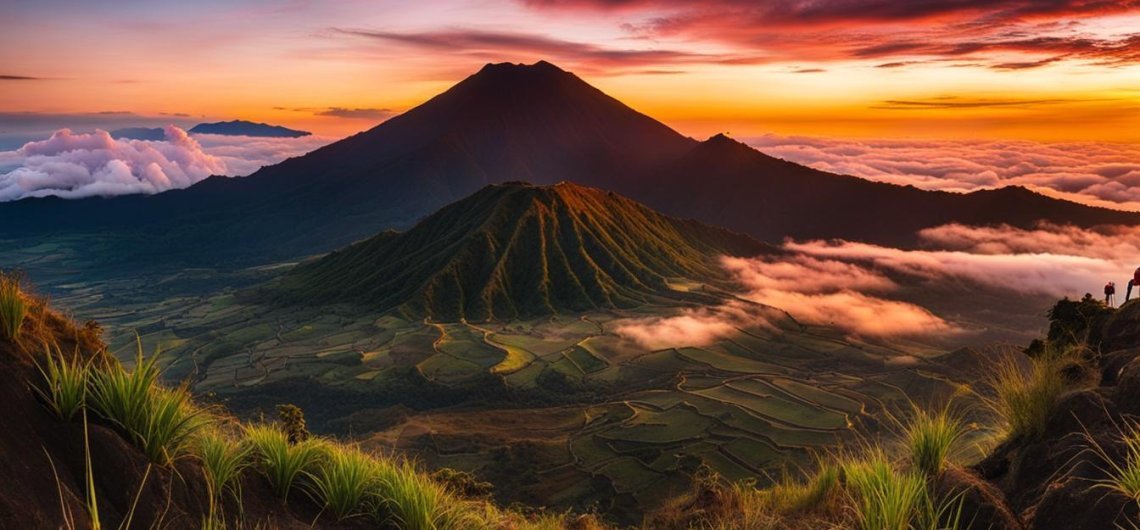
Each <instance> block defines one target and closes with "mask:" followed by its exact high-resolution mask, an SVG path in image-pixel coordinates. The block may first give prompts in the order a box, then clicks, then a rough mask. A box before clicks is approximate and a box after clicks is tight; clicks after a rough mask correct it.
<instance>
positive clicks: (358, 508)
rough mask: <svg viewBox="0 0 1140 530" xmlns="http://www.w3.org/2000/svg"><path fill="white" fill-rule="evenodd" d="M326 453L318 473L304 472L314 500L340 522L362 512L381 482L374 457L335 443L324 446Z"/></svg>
mask: <svg viewBox="0 0 1140 530" xmlns="http://www.w3.org/2000/svg"><path fill="white" fill-rule="evenodd" d="M302 443H303V442H302ZM324 452H325V456H324V458H323V459H322V462H321V464H320V466H318V468H317V471H316V472H305V475H306V476H307V477H308V488H309V489H310V490H311V492H312V495H313V497H314V498H315V499H316V500H317V502H319V503H320V504H321V505H322V506H323V507H324V509H325V510H328V511H329V512H331V513H332V514H333V515H334V516H335V517H336V518H337V519H338V520H339V519H344V518H346V517H349V516H351V515H358V514H360V513H362V512H363V509H362V508H363V506H364V502H365V500H367V498H368V497H369V495H370V494H371V493H372V492H373V486H374V485H375V484H376V482H377V480H378V478H377V476H376V474H375V472H374V471H375V467H374V463H373V460H372V458H371V457H369V456H368V455H365V454H364V453H361V452H360V450H359V449H356V448H355V447H349V446H345V445H339V444H333V443H327V444H325V446H324Z"/></svg>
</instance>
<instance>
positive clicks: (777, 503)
mask: <svg viewBox="0 0 1140 530" xmlns="http://www.w3.org/2000/svg"><path fill="white" fill-rule="evenodd" d="M838 488H839V467H838V466H836V465H834V464H829V463H824V464H821V465H820V466H819V469H818V470H816V472H815V473H814V474H812V475H811V476H810V477H808V479H807V480H796V479H795V478H792V477H789V476H784V477H782V478H781V479H780V480H779V481H777V482H776V483H775V484H773V485H772V486H771V487H769V488H768V489H767V490H766V492H767V499H766V500H767V502H768V504H770V505H771V508H772V509H773V510H775V511H776V512H778V513H792V512H800V511H804V510H810V509H812V508H815V507H817V506H820V505H822V504H824V503H825V502H826V501H827V499H828V497H830V496H831V495H832V493H834V492H835V491H837V490H838ZM738 497H740V495H738Z"/></svg>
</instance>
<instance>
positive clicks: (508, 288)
mask: <svg viewBox="0 0 1140 530" xmlns="http://www.w3.org/2000/svg"><path fill="white" fill-rule="evenodd" d="M773 251H774V249H772V248H771V247H769V246H767V245H764V244H762V243H759V242H757V241H756V240H754V239H752V238H750V237H748V236H745V235H742V234H738V233H734V232H730V231H727V230H724V229H720V228H715V227H712V226H708V225H705V224H702V223H699V222H697V221H692V220H682V219H675V218H672V217H668V216H665V215H662V214H660V213H657V212H655V211H653V210H652V209H650V208H648V207H646V206H644V205H641V204H639V203H636V202H634V201H632V200H630V199H627V198H625V197H622V196H620V195H617V194H615V193H613V192H607V191H603V190H599V189H595V188H588V187H584V186H579V185H576V184H571V183H568V182H564V183H559V184H556V185H553V186H533V185H530V184H526V183H517V182H515V183H507V184H501V185H490V186H487V187H485V188H483V189H481V190H479V191H478V192H476V193H474V194H473V195H471V196H470V197H467V198H465V199H463V200H460V201H458V202H456V203H454V204H451V205H448V206H447V207H445V208H443V209H441V210H440V211H438V212H436V213H435V214H433V215H431V216H430V217H428V218H426V219H425V220H424V221H422V222H421V223H419V224H417V225H416V226H415V227H413V228H412V229H411V230H409V231H407V232H405V233H395V232H385V233H382V234H380V235H377V236H375V237H373V238H371V239H368V240H366V241H363V242H360V243H357V244H355V245H352V246H350V247H348V248H346V249H344V250H340V251H337V252H333V253H332V254H329V255H328V256H325V257H324V258H321V259H319V260H317V261H315V262H312V263H309V264H305V265H301V266H299V267H298V268H297V269H295V270H294V271H293V272H292V273H291V274H289V275H288V276H286V277H285V278H284V279H283V280H282V282H281V285H280V286H279V289H280V292H281V293H283V294H285V295H286V296H287V297H288V298H290V299H292V300H297V301H304V302H305V303H309V304H311V303H329V302H348V303H355V304H359V305H365V306H368V307H369V308H372V309H377V310H388V309H393V308H401V309H404V310H405V311H406V312H410V313H413V314H415V315H416V316H428V317H430V318H432V319H433V320H442V321H454V320H458V319H473V320H490V319H496V318H499V319H501V318H507V319H510V318H517V317H523V316H534V315H543V314H554V313H577V312H581V311H587V310H592V309H604V308H618V307H633V306H637V305H641V304H645V303H651V302H654V301H658V300H662V299H671V300H672V301H674V302H676V301H678V300H677V299H679V298H689V299H692V298H701V295H700V294H699V293H687V292H683V291H677V290H674V289H671V288H670V281H671V280H677V279H685V280H690V281H691V280H697V281H701V282H710V283H713V284H722V285H726V286H727V285H728V283H729V278H728V275H727V274H726V272H725V271H724V269H722V268H721V267H720V266H719V264H718V262H717V261H718V257H719V256H721V255H731V256H754V255H758V254H763V253H769V252H773Z"/></svg>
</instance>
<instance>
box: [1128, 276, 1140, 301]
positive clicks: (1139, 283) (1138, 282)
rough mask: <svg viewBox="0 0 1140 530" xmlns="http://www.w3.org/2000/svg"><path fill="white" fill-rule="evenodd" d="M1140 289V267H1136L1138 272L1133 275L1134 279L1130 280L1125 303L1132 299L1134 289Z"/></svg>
mask: <svg viewBox="0 0 1140 530" xmlns="http://www.w3.org/2000/svg"><path fill="white" fill-rule="evenodd" d="M1133 287H1140V267H1136V272H1134V273H1132V279H1131V280H1128V290H1127V291H1124V303H1126V304H1127V303H1128V300H1129V299H1130V298H1132V288H1133Z"/></svg>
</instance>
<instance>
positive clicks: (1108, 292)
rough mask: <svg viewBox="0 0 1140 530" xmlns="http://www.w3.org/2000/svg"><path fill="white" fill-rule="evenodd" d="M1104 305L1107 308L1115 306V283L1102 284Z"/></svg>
mask: <svg viewBox="0 0 1140 530" xmlns="http://www.w3.org/2000/svg"><path fill="white" fill-rule="evenodd" d="M1104 303H1105V304H1107V305H1108V307H1113V306H1115V305H1116V282H1108V283H1106V284H1104Z"/></svg>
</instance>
